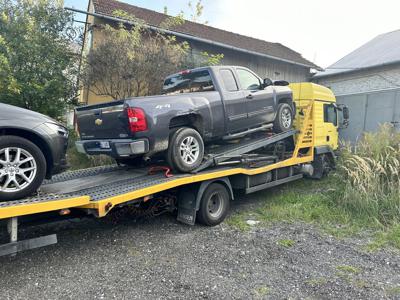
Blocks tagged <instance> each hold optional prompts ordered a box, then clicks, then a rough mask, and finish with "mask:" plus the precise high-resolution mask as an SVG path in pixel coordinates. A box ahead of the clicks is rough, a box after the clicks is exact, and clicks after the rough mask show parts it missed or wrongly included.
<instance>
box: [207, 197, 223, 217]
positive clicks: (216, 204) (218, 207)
mask: <svg viewBox="0 0 400 300" xmlns="http://www.w3.org/2000/svg"><path fill="white" fill-rule="evenodd" d="M207 208H208V213H209V215H210V217H211V218H214V219H217V218H219V216H220V215H221V213H222V211H223V209H224V205H223V201H222V199H221V195H220V194H219V193H214V194H212V195H211V197H210V200H209V202H208V205H207Z"/></svg>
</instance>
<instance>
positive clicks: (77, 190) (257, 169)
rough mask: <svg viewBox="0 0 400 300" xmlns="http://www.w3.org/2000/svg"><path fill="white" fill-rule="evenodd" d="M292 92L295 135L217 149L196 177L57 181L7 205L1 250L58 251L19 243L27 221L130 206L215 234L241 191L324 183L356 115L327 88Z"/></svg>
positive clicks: (160, 174) (165, 174)
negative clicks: (341, 134)
mask: <svg viewBox="0 0 400 300" xmlns="http://www.w3.org/2000/svg"><path fill="white" fill-rule="evenodd" d="M290 87H291V89H292V90H293V97H294V100H295V104H296V120H295V128H294V129H293V130H290V131H287V132H284V133H280V134H273V133H271V132H263V133H259V134H257V135H256V136H252V137H250V138H245V139H242V140H239V141H236V142H232V143H229V144H224V145H219V146H214V147H211V148H209V149H207V152H206V154H207V155H206V157H205V160H204V162H203V164H202V165H201V166H200V167H199V168H198V169H197V170H196V172H194V173H191V174H173V175H172V174H170V172H169V170H168V168H167V167H166V166H156V167H144V168H129V167H121V166H118V165H113V166H104V167H96V168H91V169H84V170H78V171H70V172H66V173H63V174H60V175H57V176H55V177H54V178H53V179H52V180H50V181H47V182H45V183H44V184H43V186H42V187H41V189H40V191H39V193H38V195H36V196H34V197H32V198H28V199H23V200H18V201H11V202H0V225H1V224H4V225H6V226H7V229H8V233H9V236H10V242H9V243H6V244H3V245H0V256H2V255H10V254H15V253H17V252H19V251H23V250H27V249H33V248H38V247H43V246H46V245H50V244H54V243H57V236H56V235H55V234H53V235H49V236H44V237H38V238H34V239H29V240H22V241H19V240H18V225H19V224H20V223H23V222H24V220H25V219H26V218H28V219H30V220H31V219H32V218H34V219H39V220H41V221H44V222H46V220H50V218H49V216H52V217H53V216H56V217H57V219H61V220H62V219H65V218H72V217H82V216H92V217H96V218H102V217H105V216H107V215H108V214H110V213H111V212H113V211H116V210H119V209H124V207H127V206H130V207H131V208H133V209H136V210H137V211H138V212H141V213H145V214H146V215H159V214H161V213H163V212H168V211H174V210H177V212H178V217H177V218H178V220H179V221H180V222H182V223H185V224H189V225H194V224H195V223H196V221H198V222H200V223H202V224H204V225H208V226H214V225H217V224H219V223H221V222H223V220H224V219H225V217H226V215H227V214H228V211H229V204H230V201H231V200H234V197H235V194H236V192H237V191H243V192H244V193H246V194H249V193H253V192H257V191H260V190H264V189H267V188H270V187H274V186H277V185H280V184H284V183H288V182H291V181H294V180H297V179H300V178H302V177H304V176H307V177H311V178H321V177H323V176H324V175H326V174H327V173H328V172H329V170H331V169H332V168H334V166H335V157H336V154H335V153H336V151H337V150H338V129H339V127H340V126H346V125H347V123H348V119H349V113H348V109H347V107H344V106H340V105H337V104H336V99H335V96H334V95H333V93H332V92H331V91H330V90H329V89H327V88H325V87H322V86H319V85H316V84H313V83H296V84H291V85H290ZM339 119H341V120H342V121H341V122H340V121H339ZM53 219H54V218H51V220H53ZM1 221H2V222H1Z"/></svg>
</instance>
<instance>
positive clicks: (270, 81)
mask: <svg viewBox="0 0 400 300" xmlns="http://www.w3.org/2000/svg"><path fill="white" fill-rule="evenodd" d="M271 85H274V83H273V82H272V80H271V79H269V78H265V79H264V83H263V87H264V89H265V88H266V87H268V86H271Z"/></svg>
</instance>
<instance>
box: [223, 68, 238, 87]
mask: <svg viewBox="0 0 400 300" xmlns="http://www.w3.org/2000/svg"><path fill="white" fill-rule="evenodd" d="M219 73H220V74H221V77H222V81H223V82H224V87H225V90H227V91H228V92H234V91H238V90H239V88H238V85H237V83H236V80H235V77H234V76H233V72H232V71H231V70H228V69H222V70H220V71H219Z"/></svg>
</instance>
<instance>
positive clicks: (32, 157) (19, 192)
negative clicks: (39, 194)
mask: <svg viewBox="0 0 400 300" xmlns="http://www.w3.org/2000/svg"><path fill="white" fill-rule="evenodd" d="M45 175H46V160H45V158H44V155H43V153H42V151H41V150H40V149H39V148H38V147H37V146H36V145H35V144H33V143H32V142H30V141H28V140H26V139H24V138H21V137H17V136H2V137H0V201H1V200H6V201H9V200H18V199H21V198H24V197H27V196H30V195H31V194H32V193H34V192H35V191H36V190H37V189H38V188H39V186H40V185H41V184H42V182H43V179H44V177H45Z"/></svg>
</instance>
